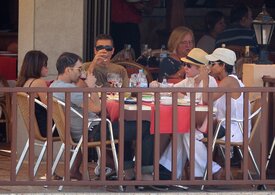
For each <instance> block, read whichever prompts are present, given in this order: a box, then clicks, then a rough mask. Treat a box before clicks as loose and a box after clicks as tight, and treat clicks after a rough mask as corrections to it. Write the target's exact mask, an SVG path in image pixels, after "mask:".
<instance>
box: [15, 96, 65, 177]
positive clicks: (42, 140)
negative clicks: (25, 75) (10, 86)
mask: <svg viewBox="0 0 275 195" xmlns="http://www.w3.org/2000/svg"><path fill="white" fill-rule="evenodd" d="M34 101H35V103H36V104H39V105H40V106H42V107H44V108H45V109H47V106H46V105H45V104H43V103H42V102H41V101H39V100H37V99H34ZM17 104H18V107H19V110H20V111H21V114H22V117H23V120H24V123H25V125H26V127H27V130H28V134H29V131H30V127H29V124H30V109H29V108H30V100H29V95H28V94H27V93H23V92H19V93H17ZM34 117H35V116H34ZM54 130H55V125H53V127H52V132H54ZM34 136H35V142H34V145H35V146H39V147H41V148H42V149H41V151H40V154H39V156H38V158H37V161H36V163H35V166H34V176H35V175H36V173H37V170H38V168H39V166H40V164H41V161H42V158H43V156H44V154H45V151H46V148H47V137H43V136H42V135H41V134H40V131H39V127H38V123H37V119H36V117H35V119H34ZM56 141H61V140H60V138H59V137H53V142H56ZM28 150H29V139H28V140H27V142H26V144H25V146H24V149H23V151H22V153H21V155H20V157H19V160H18V162H17V165H16V169H15V170H16V175H17V174H18V172H19V170H20V168H21V166H22V163H23V161H24V159H25V157H26V154H27V152H28Z"/></svg>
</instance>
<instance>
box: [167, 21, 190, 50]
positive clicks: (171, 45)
mask: <svg viewBox="0 0 275 195" xmlns="http://www.w3.org/2000/svg"><path fill="white" fill-rule="evenodd" d="M187 34H191V36H192V37H193V41H195V40H194V33H193V31H192V30H191V29H190V28H187V27H185V26H178V27H176V28H174V30H173V31H172V33H171V34H170V37H169V40H168V43H167V48H168V50H169V51H170V52H173V51H175V50H176V49H177V46H178V45H179V43H180V41H181V40H182V37H185V36H186V35H187Z"/></svg>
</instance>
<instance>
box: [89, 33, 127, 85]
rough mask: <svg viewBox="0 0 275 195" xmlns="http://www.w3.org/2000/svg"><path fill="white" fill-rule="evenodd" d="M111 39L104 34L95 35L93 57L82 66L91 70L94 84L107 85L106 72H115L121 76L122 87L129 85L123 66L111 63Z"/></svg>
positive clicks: (112, 49)
mask: <svg viewBox="0 0 275 195" xmlns="http://www.w3.org/2000/svg"><path fill="white" fill-rule="evenodd" d="M114 50H115V49H114V47H113V39H112V37H111V36H109V35H106V34H100V35H98V36H97V37H96V43H95V47H94V59H93V61H92V62H91V63H87V64H86V65H85V64H84V66H85V67H84V68H85V69H86V70H88V71H89V72H93V74H94V75H95V77H96V85H98V86H102V87H109V86H110V84H109V83H108V79H107V75H108V73H116V74H118V75H119V76H120V78H122V87H128V86H129V78H128V75H127V71H126V69H125V68H124V67H122V66H120V65H118V64H114V63H111V61H110V60H111V57H112V56H113V54H114Z"/></svg>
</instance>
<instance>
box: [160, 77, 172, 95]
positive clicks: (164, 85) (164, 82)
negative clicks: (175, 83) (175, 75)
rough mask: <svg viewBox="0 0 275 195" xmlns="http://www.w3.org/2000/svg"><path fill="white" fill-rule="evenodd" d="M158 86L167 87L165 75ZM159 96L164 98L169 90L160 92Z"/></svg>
mask: <svg viewBox="0 0 275 195" xmlns="http://www.w3.org/2000/svg"><path fill="white" fill-rule="evenodd" d="M160 87H161V88H167V87H169V85H168V82H167V79H166V78H165V77H164V78H163V80H162V83H160ZM160 96H161V98H162V99H165V98H167V97H169V96H170V94H169V92H164V93H161V94H160Z"/></svg>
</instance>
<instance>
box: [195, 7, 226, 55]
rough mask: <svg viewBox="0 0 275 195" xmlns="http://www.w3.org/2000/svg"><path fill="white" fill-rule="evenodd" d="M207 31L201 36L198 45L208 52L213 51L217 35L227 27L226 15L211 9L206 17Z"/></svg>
mask: <svg viewBox="0 0 275 195" xmlns="http://www.w3.org/2000/svg"><path fill="white" fill-rule="evenodd" d="M205 29H206V33H205V34H204V35H203V36H202V37H201V38H200V40H199V41H198V43H197V47H198V48H201V49H203V50H204V51H206V52H207V53H212V52H213V51H214V49H215V41H216V38H217V35H218V34H219V33H221V32H222V31H223V30H224V29H225V21H224V15H223V13H222V12H220V11H210V12H208V13H207V14H206V17H205Z"/></svg>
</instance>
